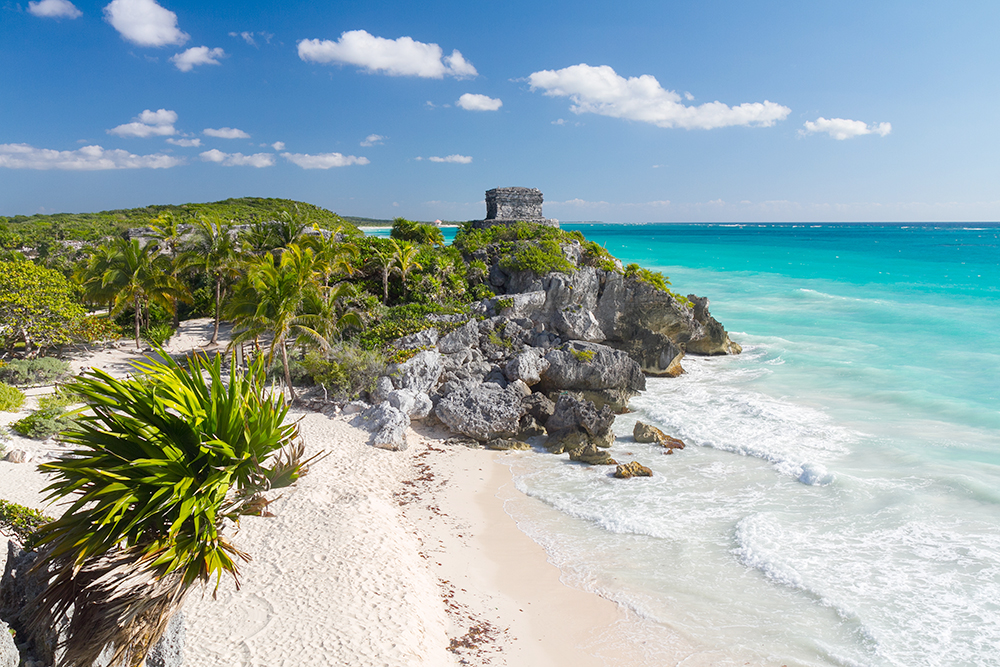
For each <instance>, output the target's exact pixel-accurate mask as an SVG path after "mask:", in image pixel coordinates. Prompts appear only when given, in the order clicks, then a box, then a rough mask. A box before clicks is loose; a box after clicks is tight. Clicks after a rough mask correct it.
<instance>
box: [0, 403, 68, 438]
mask: <svg viewBox="0 0 1000 667" xmlns="http://www.w3.org/2000/svg"><path fill="white" fill-rule="evenodd" d="M73 423H74V422H73V419H71V418H70V417H68V416H66V415H64V414H63V409H62V408H45V409H43V410H35V411H34V412H32V413H31V414H30V415H28V416H27V417H25V418H23V419H19V420H18V421H16V422H14V423H13V424H11V425H10V427H11V428H12V429H14V432H16V433H17V434H18V435H22V436H24V437H25V438H32V439H34V440H45V439H46V438H51V437H52V436H54V435H55V434H57V433H60V432H62V431H65V430H66V429H68V428H69V427H70V426H72V425H73Z"/></svg>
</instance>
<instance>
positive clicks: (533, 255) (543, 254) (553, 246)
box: [500, 239, 576, 276]
mask: <svg viewBox="0 0 1000 667" xmlns="http://www.w3.org/2000/svg"><path fill="white" fill-rule="evenodd" d="M500 266H502V267H503V268H505V269H507V270H508V271H531V272H532V273H534V274H535V275H536V276H543V275H545V274H546V273H551V272H552V271H559V272H562V273H572V272H573V271H574V270H576V267H575V266H574V265H573V263H572V262H570V261H569V260H568V259H566V257H565V256H563V253H562V247H561V246H560V245H559V243H558V242H556V241H553V240H551V239H542V240H541V241H534V242H523V241H522V242H518V243H515V244H514V245H513V247H512V248H511V249H510V251H509V252H508V253H505V254H504V256H503V257H502V258H501V259H500Z"/></svg>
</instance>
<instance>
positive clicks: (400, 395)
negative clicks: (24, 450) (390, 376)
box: [386, 389, 434, 419]
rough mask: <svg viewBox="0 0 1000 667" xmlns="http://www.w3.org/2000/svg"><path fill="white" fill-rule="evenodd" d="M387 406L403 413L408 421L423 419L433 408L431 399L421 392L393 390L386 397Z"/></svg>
mask: <svg viewBox="0 0 1000 667" xmlns="http://www.w3.org/2000/svg"><path fill="white" fill-rule="evenodd" d="M386 400H387V401H389V405H391V406H392V407H394V408H396V409H397V410H399V411H400V412H402V413H404V414H405V415H406V416H408V417H409V418H410V419H423V418H424V417H426V416H427V415H429V414H430V412H431V410H432V409H433V408H434V404H433V403H432V402H431V397H430V396H428V395H427V394H425V393H424V392H422V391H413V390H412V389H394V390H393V391H391V392H390V393H389V395H388V396H387V397H386Z"/></svg>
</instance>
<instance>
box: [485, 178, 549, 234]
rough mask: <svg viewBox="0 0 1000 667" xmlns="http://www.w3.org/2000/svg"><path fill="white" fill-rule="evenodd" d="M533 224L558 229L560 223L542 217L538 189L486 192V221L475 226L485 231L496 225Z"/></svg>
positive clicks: (493, 190) (497, 189) (494, 189)
mask: <svg viewBox="0 0 1000 667" xmlns="http://www.w3.org/2000/svg"><path fill="white" fill-rule="evenodd" d="M515 222H533V223H535V224H539V225H546V226H548V227H558V226H559V221H558V220H552V219H551V218H546V217H544V216H543V215H542V191H541V190H539V189H538V188H493V189H492V190H487V191H486V219H485V220H476V221H475V223H474V226H475V227H476V228H478V229H485V228H487V227H493V226H495V225H513V224H514V223H515Z"/></svg>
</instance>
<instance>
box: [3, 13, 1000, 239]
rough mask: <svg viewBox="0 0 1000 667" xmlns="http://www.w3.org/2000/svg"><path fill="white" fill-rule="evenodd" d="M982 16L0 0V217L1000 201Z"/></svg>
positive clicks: (790, 213) (923, 205)
mask: <svg viewBox="0 0 1000 667" xmlns="http://www.w3.org/2000/svg"><path fill="white" fill-rule="evenodd" d="M997 34H1000V3H998V2H996V1H995V0H991V1H989V2H975V1H970V2H962V3H946V2H919V1H908V2H894V1H879V2H871V0H866V1H864V2H854V1H853V0H842V1H838V2H829V1H827V2H819V1H817V2H801V1H795V2H793V1H788V2H776V1H775V2H763V1H755V0H740V1H731V2H730V1H725V2H724V1H713V0H703V1H700V2H670V1H667V0H656V1H652V2H622V3H607V2H593V1H592V0H577V1H574V2H530V3H529V2H521V1H518V0H514V1H505V2H467V1H463V2H432V1H428V2H422V3H414V2H379V3H373V2H337V1H333V2H315V1H312V2H300V1H297V0H286V1H284V2H281V3H275V2H258V1H256V0H246V1H243V2H238V3H237V2H210V3H206V2H193V1H189V0H111V1H110V2H107V1H105V0H102V1H100V2H88V1H84V0H72V2H71V1H70V0H38V1H35V0H32V1H30V2H25V3H20V2H11V1H10V0H0V215H8V216H10V215H18V214H25V215H30V214H33V213H57V212H85V211H99V210H108V209H116V208H131V207H136V206H146V205H150V204H182V203H187V202H203V201H217V200H220V199H227V198H230V197H244V196H256V197H283V198H289V199H296V200H302V201H307V202H310V203H313V204H317V205H319V206H323V207H325V208H328V209H330V210H332V211H335V212H337V213H340V214H342V215H354V216H363V217H374V218H393V217H396V216H404V217H407V218H411V219H420V220H434V219H443V220H469V219H476V218H482V217H484V216H485V204H484V203H483V194H484V192H485V191H486V190H488V189H490V188H494V187H505V186H524V187H534V188H538V189H540V190H541V191H542V192H543V194H544V197H545V204H544V213H545V215H546V216H548V217H553V218H557V219H560V220H565V221H571V220H573V221H580V220H588V221H591V220H601V221H605V222H654V221H657V222H658V221H662V222H757V221H776V222H790V221H803V222H834V221H846V222H862V221H872V222H881V221H899V222H909V221H996V220H1000V122H998V120H1000V117H998V109H1000V39H997Z"/></svg>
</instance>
